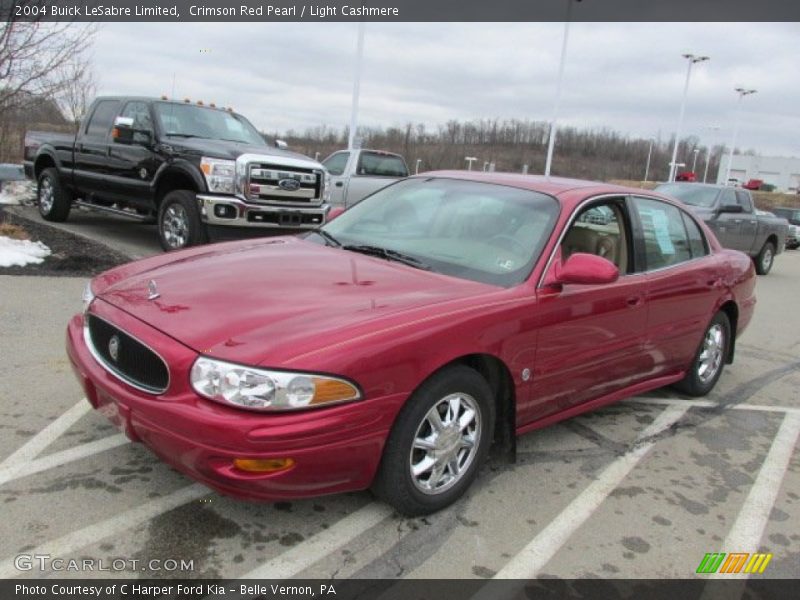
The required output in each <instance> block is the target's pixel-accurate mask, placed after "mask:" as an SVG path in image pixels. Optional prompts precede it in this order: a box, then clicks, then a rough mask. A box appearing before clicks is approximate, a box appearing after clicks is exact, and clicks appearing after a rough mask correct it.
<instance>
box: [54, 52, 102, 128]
mask: <svg viewBox="0 0 800 600" xmlns="http://www.w3.org/2000/svg"><path fill="white" fill-rule="evenodd" d="M56 76H57V78H58V79H59V80H61V82H62V85H63V87H62V89H61V92H60V93H58V94H57V100H58V104H59V107H60V108H61V110H62V111H63V112H64V114H65V115H66V117H67V119H68V120H69V121H71V122H72V123H73V125H74V126H75V129H76V130H77V128H78V126H79V124H80V121H81V119H83V117H84V115H85V114H86V110H87V109H88V108H89V104H90V103H91V101H92V99H93V98H94V97H95V95H96V93H97V81H96V79H95V75H94V70H93V69H92V65H91V63H90V62H89V61H88V60H86V57H85V56H79V57H76V58H75V59H73V60H70V61H68V62H67V63H65V64H64V65H62V66H61V67H60V68H59V69H58V73H57V75H56Z"/></svg>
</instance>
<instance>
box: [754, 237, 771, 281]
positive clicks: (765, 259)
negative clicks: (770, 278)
mask: <svg viewBox="0 0 800 600" xmlns="http://www.w3.org/2000/svg"><path fill="white" fill-rule="evenodd" d="M755 262H756V273H758V274H759V275H766V274H767V273H769V272H770V269H772V263H773V262H775V245H774V244H773V243H772V242H765V243H764V247H763V248H761V252H759V253H758V256H757V257H756V261H755Z"/></svg>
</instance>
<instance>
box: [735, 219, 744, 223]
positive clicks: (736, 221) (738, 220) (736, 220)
mask: <svg viewBox="0 0 800 600" xmlns="http://www.w3.org/2000/svg"><path fill="white" fill-rule="evenodd" d="M733 222H734V223H741V222H742V220H741V219H734V220H733Z"/></svg>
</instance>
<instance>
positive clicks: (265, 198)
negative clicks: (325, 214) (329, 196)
mask: <svg viewBox="0 0 800 600" xmlns="http://www.w3.org/2000/svg"><path fill="white" fill-rule="evenodd" d="M321 192H322V172H321V171H319V170H315V169H304V168H301V167H284V166H280V165H273V164H269V163H250V164H249V165H248V167H247V184H246V193H247V198H248V199H249V200H250V201H251V202H256V203H269V204H289V205H297V206H309V205H311V206H317V205H319V204H322V193H321Z"/></svg>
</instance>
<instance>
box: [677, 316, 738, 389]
mask: <svg viewBox="0 0 800 600" xmlns="http://www.w3.org/2000/svg"><path fill="white" fill-rule="evenodd" d="M730 344H731V322H730V320H729V319H728V315H726V314H725V313H724V312H721V311H720V312H718V313H717V314H716V315H714V318H713V319H711V323H709V324H708V327H707V328H706V331H705V333H704V334H703V340H702V341H701V342H700V347H699V348H698V349H697V353H696V354H695V356H694V360H692V364H691V366H690V367H689V370H688V371H687V372H686V376H685V377H684V378H683V379H681V380H680V381H679V382H678V383H676V384H675V385H674V387H675V389H677V390H678V391H680V392H683V393H684V394H687V395H689V396H694V397H699V396H705V395H706V394H708V393H709V392H710V391H711V390H713V389H714V386H715V385H717V381H719V378H720V375H722V369H723V368H724V366H725V361H726V360H727V358H728V349H729V348H730Z"/></svg>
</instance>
